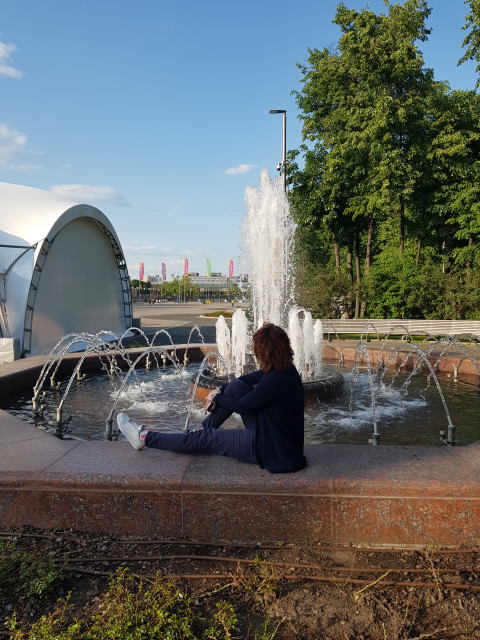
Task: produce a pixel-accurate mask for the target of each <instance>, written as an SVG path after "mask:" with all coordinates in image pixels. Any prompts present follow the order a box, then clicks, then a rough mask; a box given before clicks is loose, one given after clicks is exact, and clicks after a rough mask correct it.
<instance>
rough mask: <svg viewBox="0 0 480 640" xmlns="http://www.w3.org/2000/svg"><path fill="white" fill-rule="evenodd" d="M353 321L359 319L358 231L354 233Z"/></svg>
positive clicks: (359, 273)
mask: <svg viewBox="0 0 480 640" xmlns="http://www.w3.org/2000/svg"><path fill="white" fill-rule="evenodd" d="M355 276H356V282H355V319H358V318H359V317H360V280H361V277H362V275H361V272H360V233H359V231H358V229H357V230H356V231H355Z"/></svg>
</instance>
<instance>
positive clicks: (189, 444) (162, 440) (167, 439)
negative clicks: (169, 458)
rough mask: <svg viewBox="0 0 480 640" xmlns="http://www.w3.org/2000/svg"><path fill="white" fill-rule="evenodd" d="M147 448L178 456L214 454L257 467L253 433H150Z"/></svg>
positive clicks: (226, 431)
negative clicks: (179, 454) (181, 454)
mask: <svg viewBox="0 0 480 640" xmlns="http://www.w3.org/2000/svg"><path fill="white" fill-rule="evenodd" d="M145 446H146V447H150V448H153V449H164V450H166V451H174V452H175V453H214V454H217V455H220V456H228V457H229V458H236V459H237V460H240V461H241V462H251V463H256V462H257V458H256V455H255V433H254V431H252V430H250V429H220V430H218V431H217V429H212V428H209V427H207V428H204V429H197V430H196V431H190V432H189V433H161V432H159V431H148V432H147V434H146V436H145Z"/></svg>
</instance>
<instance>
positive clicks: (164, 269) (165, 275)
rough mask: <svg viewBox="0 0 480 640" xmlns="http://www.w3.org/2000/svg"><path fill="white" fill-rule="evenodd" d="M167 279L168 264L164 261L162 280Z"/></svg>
mask: <svg viewBox="0 0 480 640" xmlns="http://www.w3.org/2000/svg"><path fill="white" fill-rule="evenodd" d="M166 279H167V265H166V264H165V263H164V262H162V280H163V281H164V282H165V280H166Z"/></svg>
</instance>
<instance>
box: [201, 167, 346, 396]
mask: <svg viewBox="0 0 480 640" xmlns="http://www.w3.org/2000/svg"><path fill="white" fill-rule="evenodd" d="M245 204H246V217H245V220H244V223H243V228H242V232H243V238H244V245H245V247H244V248H245V254H246V258H247V263H248V269H247V270H248V272H249V279H250V282H251V289H252V309H251V312H252V316H253V317H252V322H251V323H249V322H248V321H247V318H246V315H245V313H244V311H243V310H242V309H238V310H237V311H236V312H235V313H234V314H233V318H232V331H231V333H230V331H229V329H228V327H227V326H226V323H225V319H224V318H223V317H220V318H219V320H218V322H217V347H218V352H219V354H220V356H221V358H220V365H219V367H217V369H207V370H206V371H205V372H204V373H203V375H202V376H201V378H200V380H199V385H200V386H201V387H204V388H208V389H213V388H215V387H217V386H220V384H222V383H223V382H225V381H226V380H228V379H231V378H233V377H236V376H239V375H241V374H243V373H245V372H247V371H250V370H253V369H255V368H256V364H255V361H254V357H253V354H252V353H251V351H250V344H251V336H252V333H253V332H254V331H255V330H256V329H258V328H259V327H261V326H262V325H263V324H264V322H272V323H273V324H276V325H279V326H281V327H282V328H283V329H285V331H286V332H287V334H288V335H289V338H290V342H291V345H292V349H293V351H294V363H295V366H296V368H297V370H298V372H299V373H300V375H301V377H302V380H303V383H304V390H305V397H306V399H307V402H316V401H317V400H318V399H327V398H332V397H336V396H338V395H341V394H342V392H343V377H342V376H341V375H340V374H339V373H338V372H335V371H333V370H330V369H328V368H324V367H323V365H322V348H323V329H322V323H321V321H320V320H316V321H315V323H313V319H312V315H311V313H310V312H309V311H306V310H304V309H299V308H297V307H296V306H295V304H294V290H295V281H294V270H295V268H294V262H293V259H294V249H295V247H294V242H295V228H296V225H295V222H294V220H293V218H292V216H291V215H290V209H289V204H288V199H287V195H286V193H285V190H284V187H283V181H282V180H281V179H280V178H276V179H275V180H271V178H270V176H269V174H268V171H267V170H266V169H263V170H262V171H261V173H260V184H259V187H258V188H253V187H248V188H247V190H246V192H245Z"/></svg>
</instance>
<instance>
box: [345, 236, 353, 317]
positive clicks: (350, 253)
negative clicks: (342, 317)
mask: <svg viewBox="0 0 480 640" xmlns="http://www.w3.org/2000/svg"><path fill="white" fill-rule="evenodd" d="M352 256H353V248H352V246H351V244H350V243H349V245H348V253H347V277H348V281H349V282H350V284H351V285H352V286H353V269H352ZM346 306H347V310H346V314H347V318H351V317H352V313H351V309H350V307H351V303H350V295H348V296H347V299H346Z"/></svg>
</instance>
